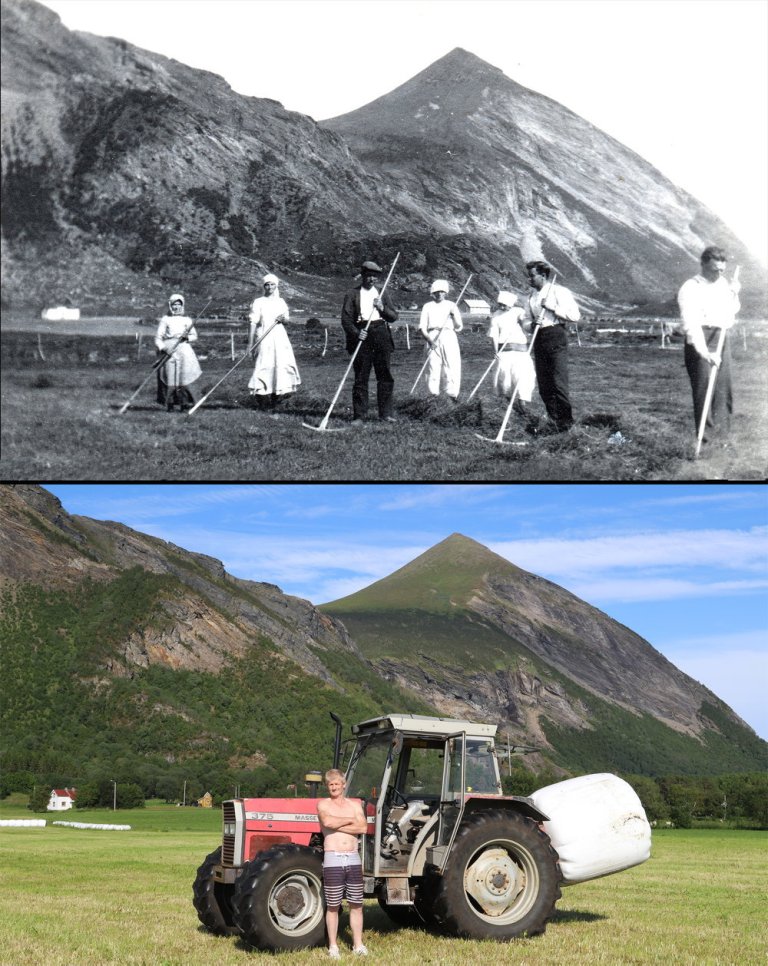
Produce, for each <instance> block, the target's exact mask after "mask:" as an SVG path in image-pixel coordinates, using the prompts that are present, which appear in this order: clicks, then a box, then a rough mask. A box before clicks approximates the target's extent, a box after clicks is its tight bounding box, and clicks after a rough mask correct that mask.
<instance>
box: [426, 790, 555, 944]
mask: <svg viewBox="0 0 768 966" xmlns="http://www.w3.org/2000/svg"><path fill="white" fill-rule="evenodd" d="M559 898H560V870H559V867H558V857H557V853H556V852H555V850H554V849H553V848H552V846H551V845H550V842H549V837H548V836H547V835H546V834H545V833H544V832H543V831H542V830H541V829H540V828H539V826H538V825H537V824H536V823H535V822H534V821H533V820H532V819H530V818H527V817H526V816H524V815H521V814H519V813H517V812H507V811H501V810H499V809H492V810H490V811H487V812H476V813H475V814H474V815H470V816H469V817H468V818H467V819H466V821H465V822H464V823H463V824H462V826H461V828H460V829H459V831H458V832H457V834H456V839H455V840H454V844H453V848H452V849H451V854H450V857H449V858H448V862H447V864H446V867H445V871H444V873H443V876H442V879H441V880H440V884H439V886H438V892H437V895H436V897H435V904H434V913H435V918H436V920H437V922H438V924H439V925H440V926H441V927H442V928H443V929H445V930H446V931H447V932H450V933H453V934H454V935H459V936H468V937H470V938H472V939H495V940H498V941H501V942H505V941H507V940H510V939H514V938H516V937H517V936H523V935H525V936H535V935H537V934H538V933H542V932H544V930H545V929H546V926H547V922H548V921H549V919H550V918H551V917H552V914H553V913H554V911H555V903H556V902H557V900H558V899H559Z"/></svg>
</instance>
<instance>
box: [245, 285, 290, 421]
mask: <svg viewBox="0 0 768 966" xmlns="http://www.w3.org/2000/svg"><path fill="white" fill-rule="evenodd" d="M263 283H264V294H263V295H262V296H260V297H259V298H257V299H255V300H254V302H253V305H252V306H251V313H250V320H251V325H250V330H249V335H248V351H249V352H250V351H251V350H252V349H253V347H254V345H256V343H257V342H258V353H257V354H256V360H255V363H254V367H253V375H252V376H251V378H250V380H249V382H248V388H249V389H250V391H251V395H252V396H253V397H254V398H255V399H256V402H257V405H258V407H259V409H261V410H262V411H264V412H268V413H269V415H270V416H272V417H273V418H277V416H278V414H277V411H276V410H277V406H278V403H280V402H281V401H282V400H283V399H285V398H286V396H290V394H291V393H292V392H295V391H296V389H297V388H298V386H299V385H301V376H300V375H299V369H298V366H297V365H296V358H295V356H294V354H293V348H292V347H291V343H290V340H289V338H288V333H287V332H286V331H285V326H284V325H283V323H284V322H287V321H288V306H287V305H286V302H285V299H284V298H282V296H281V295H280V291H279V288H278V286H279V284H280V282H279V280H278V278H277V276H276V275H272V274H271V273H269V274H267V275H265V276H264V278H263Z"/></svg>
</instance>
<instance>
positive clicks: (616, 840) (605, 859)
mask: <svg viewBox="0 0 768 966" xmlns="http://www.w3.org/2000/svg"><path fill="white" fill-rule="evenodd" d="M529 798H530V799H531V801H532V802H534V804H535V805H536V807H537V808H539V809H541V811H542V812H543V813H544V814H545V815H548V816H549V821H547V822H545V823H544V831H545V832H546V833H547V835H549V837H550V840H551V841H552V847H553V848H554V849H555V850H556V851H557V854H558V855H559V856H560V868H561V870H562V873H563V884H564V885H571V884H573V883H575V882H585V881H586V880H587V879H597V878H599V877H600V876H602V875H611V874H612V873H613V872H621V871H622V870H623V869H631V868H632V866H634V865H640V863H641V862H645V861H646V859H648V858H649V857H650V854H651V826H650V825H649V824H648V819H647V818H646V816H645V810H644V809H643V806H642V804H641V802H640V799H639V798H638V797H637V793H636V792H635V790H634V789H633V788H632V786H631V785H629V784H627V782H625V781H624V780H623V779H621V778H619V777H618V776H617V775H607V774H605V775H602V774H601V775H582V776H581V777H579V778H569V779H567V780H566V781H563V782H557V783H556V784H555V785H547V786H546V787H545V788H540V789H538V791H535V792H534V793H533V794H532V795H530V796H529Z"/></svg>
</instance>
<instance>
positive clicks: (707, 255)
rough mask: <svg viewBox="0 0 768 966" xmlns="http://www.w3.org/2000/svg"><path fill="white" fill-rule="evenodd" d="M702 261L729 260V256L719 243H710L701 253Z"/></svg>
mask: <svg viewBox="0 0 768 966" xmlns="http://www.w3.org/2000/svg"><path fill="white" fill-rule="evenodd" d="M701 261H702V262H727V261H728V256H727V255H726V254H725V251H724V250H723V249H722V248H720V246H719V245H710V246H709V247H708V248H705V249H704V251H703V252H702V253H701Z"/></svg>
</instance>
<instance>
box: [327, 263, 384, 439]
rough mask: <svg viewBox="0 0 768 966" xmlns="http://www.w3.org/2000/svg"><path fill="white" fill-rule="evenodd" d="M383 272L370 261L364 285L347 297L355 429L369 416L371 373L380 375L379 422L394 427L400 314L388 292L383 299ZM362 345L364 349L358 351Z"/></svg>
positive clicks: (364, 272)
mask: <svg viewBox="0 0 768 966" xmlns="http://www.w3.org/2000/svg"><path fill="white" fill-rule="evenodd" d="M381 273H382V269H381V268H380V267H379V265H377V264H376V262H374V261H371V260H366V261H364V262H363V264H362V265H361V267H360V281H359V282H358V283H357V284H356V285H355V286H354V287H353V288H351V289H350V290H349V291H348V292H347V293H346V295H345V296H344V303H343V305H342V308H341V325H342V328H343V329H344V335H345V337H346V346H347V352H348V353H349V354H350V355H354V354H355V352H356V350H357V354H356V355H354V369H355V382H354V385H353V387H352V425H353V426H362V425H363V420H364V419H365V417H366V416H367V414H368V382H369V380H370V377H371V369H373V371H374V372H375V373H376V402H377V404H378V409H379V419H381V420H382V421H384V422H388V423H394V422H395V416H394V413H393V412H392V395H393V392H394V387H395V380H394V377H393V375H392V370H391V368H390V359H391V357H392V351H393V349H394V348H395V343H394V340H393V339H392V332H391V331H390V328H389V323H390V322H395V321H396V320H397V317H398V311H397V309H396V308H395V305H394V303H393V302H392V299H391V297H390V295H389V292H388V291H385V290H382V293H381V295H380V294H379V290H378V289H377V288H376V284H375V283H376V281H377V279H378V277H379V275H381ZM358 343H362V344H361V345H360V348H359V350H358V349H357V346H358Z"/></svg>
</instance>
